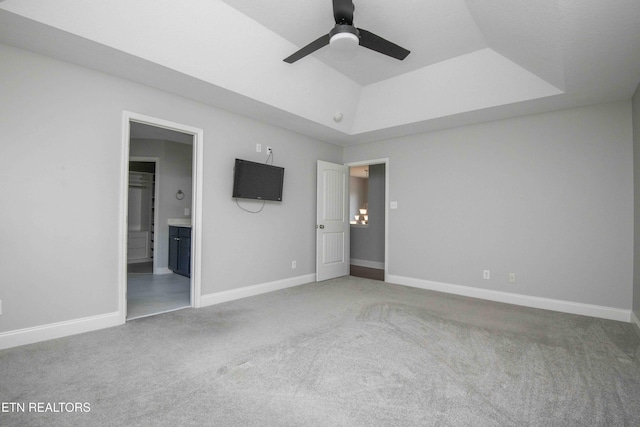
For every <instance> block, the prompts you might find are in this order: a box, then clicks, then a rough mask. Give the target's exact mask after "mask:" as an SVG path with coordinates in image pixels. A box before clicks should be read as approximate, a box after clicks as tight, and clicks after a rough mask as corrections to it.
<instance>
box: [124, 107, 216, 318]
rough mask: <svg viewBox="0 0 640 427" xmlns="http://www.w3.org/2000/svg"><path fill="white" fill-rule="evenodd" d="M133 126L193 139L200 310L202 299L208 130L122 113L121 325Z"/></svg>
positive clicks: (195, 296) (194, 290)
mask: <svg viewBox="0 0 640 427" xmlns="http://www.w3.org/2000/svg"><path fill="white" fill-rule="evenodd" d="M130 122H137V123H143V124H148V125H151V126H156V127H161V128H165V129H170V130H174V131H178V132H183V133H187V134H191V135H193V172H192V179H193V197H192V205H191V255H192V256H191V306H192V307H196V308H197V307H200V297H201V295H202V282H201V271H202V183H203V167H202V165H203V145H204V144H203V142H204V130H203V129H200V128H196V127H193V126H188V125H184V124H181V123H175V122H171V121H168V120H164V119H159V118H157V117H151V116H146V115H143V114H138V113H134V112H131V111H123V113H122V155H121V164H120V170H121V174H120V175H121V183H120V212H119V223H120V230H119V231H120V233H119V238H118V247H119V262H118V314H119V323H120V324H124V323H125V322H126V320H127V295H126V289H127V231H128V226H127V212H128V208H129V207H128V203H129V200H128V187H129V149H130V142H129V141H130Z"/></svg>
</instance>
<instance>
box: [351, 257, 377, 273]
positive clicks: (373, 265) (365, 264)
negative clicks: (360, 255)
mask: <svg viewBox="0 0 640 427" xmlns="http://www.w3.org/2000/svg"><path fill="white" fill-rule="evenodd" d="M351 265H357V266H358V267H367V268H377V269H379V270H384V262H381V261H368V260H366V259H354V258H351Z"/></svg>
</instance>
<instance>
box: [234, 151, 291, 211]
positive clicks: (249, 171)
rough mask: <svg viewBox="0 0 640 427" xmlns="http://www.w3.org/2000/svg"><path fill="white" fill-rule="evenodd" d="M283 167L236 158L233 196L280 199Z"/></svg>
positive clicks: (279, 200)
mask: <svg viewBox="0 0 640 427" xmlns="http://www.w3.org/2000/svg"><path fill="white" fill-rule="evenodd" d="M283 182H284V168H281V167H279V166H273V165H267V164H265V163H256V162H250V161H248V160H241V159H236V166H235V168H234V170H233V197H237V198H241V199H256V200H274V201H278V202H281V201H282V184H283Z"/></svg>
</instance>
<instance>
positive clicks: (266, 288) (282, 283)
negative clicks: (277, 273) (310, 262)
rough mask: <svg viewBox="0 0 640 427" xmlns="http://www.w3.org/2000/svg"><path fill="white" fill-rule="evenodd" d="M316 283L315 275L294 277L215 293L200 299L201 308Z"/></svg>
mask: <svg viewBox="0 0 640 427" xmlns="http://www.w3.org/2000/svg"><path fill="white" fill-rule="evenodd" d="M315 281H316V275H315V273H314V274H307V275H304V276H297V277H292V278H289V279H283V280H276V281H275V282H268V283H261V284H259V285H252V286H245V287H243V288H239V289H230V290H228V291H222V292H215V293H213V294H207V295H202V296H201V297H200V307H206V306H209V305H215V304H221V303H223V302H228V301H234V300H237V299H241V298H247V297H252V296H255V295H260V294H265V293H267V292H273V291H278V290H280V289H286V288H293V287H294V286H300V285H304V284H307V283H311V282H315Z"/></svg>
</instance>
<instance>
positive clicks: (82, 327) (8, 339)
mask: <svg viewBox="0 0 640 427" xmlns="http://www.w3.org/2000/svg"><path fill="white" fill-rule="evenodd" d="M120 324H121V322H120V313H118V312H115V313H107V314H101V315H99V316H91V317H84V318H82V319H73V320H67V321H64V322H57V323H51V324H48V325H42V326H34V327H32V328H25V329H17V330H15V331H9V332H2V333H0V350H1V349H4V348H11V347H17V346H19V345H25V344H33V343H36V342H40V341H46V340H52V339H55V338H62V337H66V336H69V335H76V334H81V333H83V332H90V331H97V330H98V329H104V328H110V327H112V326H117V325H120Z"/></svg>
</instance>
